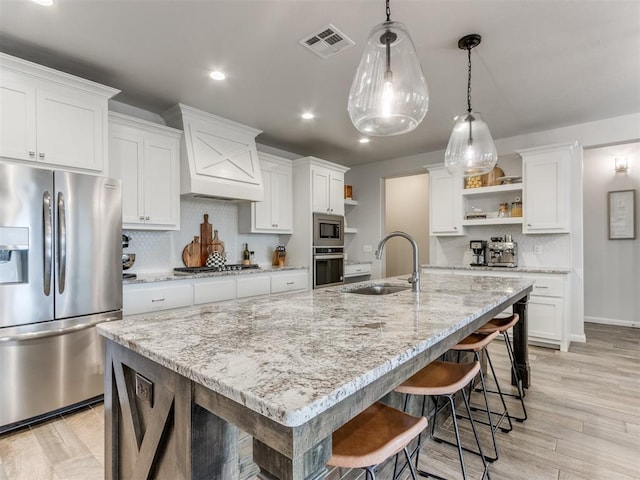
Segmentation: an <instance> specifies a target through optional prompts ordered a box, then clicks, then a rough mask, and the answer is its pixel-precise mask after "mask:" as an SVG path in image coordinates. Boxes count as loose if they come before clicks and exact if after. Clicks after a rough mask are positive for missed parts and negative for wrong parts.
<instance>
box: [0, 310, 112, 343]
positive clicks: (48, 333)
mask: <svg viewBox="0 0 640 480" xmlns="http://www.w3.org/2000/svg"><path fill="white" fill-rule="evenodd" d="M114 320H122V316H121V315H113V316H111V317H106V318H105V317H100V318H97V319H95V320H91V321H89V322H85V323H79V324H77V325H73V326H70V327H66V328H56V329H52V330H40V331H36V332H25V333H17V334H15V335H6V336H4V337H0V345H2V344H3V343H6V342H22V341H25V340H36V339H41V338H47V337H58V336H60V335H67V334H69V333H73V332H78V331H80V330H86V329H87V328H91V327H95V326H96V325H98V324H99V323H105V322H112V321H114Z"/></svg>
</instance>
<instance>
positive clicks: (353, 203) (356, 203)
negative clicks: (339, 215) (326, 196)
mask: <svg viewBox="0 0 640 480" xmlns="http://www.w3.org/2000/svg"><path fill="white" fill-rule="evenodd" d="M344 204H345V205H350V206H354V207H355V206H356V205H358V201H357V200H352V199H350V198H345V199H344Z"/></svg>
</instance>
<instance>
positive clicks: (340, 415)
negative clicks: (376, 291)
mask: <svg viewBox="0 0 640 480" xmlns="http://www.w3.org/2000/svg"><path fill="white" fill-rule="evenodd" d="M384 282H387V283H393V284H398V285H406V282H405V281H402V280H399V279H386V280H384ZM367 283H371V282H367ZM376 283H381V281H380V282H376ZM362 285H363V284H362V283H360V284H352V285H349V286H338V287H330V288H325V289H319V290H313V291H310V292H304V293H299V294H292V295H288V296H284V297H278V298H274V297H264V298H261V299H251V300H245V301H242V300H240V301H232V302H225V303H220V304H215V305H211V306H205V307H200V308H191V309H182V310H174V311H168V312H161V313H156V314H145V315H138V316H132V317H129V318H126V319H125V320H122V321H119V322H112V323H109V324H105V325H104V326H101V327H100V328H99V332H100V333H101V334H102V335H104V336H105V337H106V361H105V416H106V419H105V421H106V423H105V437H106V457H105V458H106V460H105V466H106V478H107V479H116V478H148V477H153V476H155V475H156V474H157V475H158V476H159V477H160V478H185V479H188V478H194V479H195V478H220V479H225V480H226V479H233V478H237V477H238V462H237V451H236V444H237V440H236V435H237V428H236V427H239V428H240V429H242V430H244V431H246V432H248V433H249V434H250V435H252V437H253V460H254V462H255V463H256V464H257V465H258V466H260V468H261V473H260V475H261V477H262V478H265V479H272V478H280V479H283V480H302V479H314V480H315V479H321V478H324V475H325V464H326V461H327V459H328V458H329V456H330V455H331V433H332V432H333V431H334V430H335V429H337V428H338V427H339V426H341V425H342V424H344V423H345V422H347V421H348V420H349V419H350V418H352V417H353V416H355V415H357V414H358V413H359V412H360V411H362V410H364V409H365V408H366V407H367V406H369V405H370V404H372V403H373V402H375V401H376V400H378V399H379V398H381V397H382V396H384V395H385V394H387V393H388V392H390V391H391V390H393V388H394V387H396V386H397V385H398V384H400V383H401V382H402V381H404V380H405V379H406V378H408V377H410V376H411V375H413V374H414V373H415V372H417V371H418V370H419V369H421V368H422V367H424V366H425V365H427V364H428V363H429V362H431V361H432V360H433V359H435V358H437V357H438V356H439V355H441V354H442V353H444V352H446V351H447V350H448V349H449V348H450V347H451V346H452V345H454V344H455V343H457V342H458V341H459V340H461V339H462V338H464V337H465V336H466V335H468V334H469V333H471V332H473V331H474V330H475V329H476V328H477V327H479V326H480V325H482V324H484V323H485V322H486V321H487V320H489V319H490V318H492V317H493V316H495V315H497V314H498V313H500V312H501V311H503V310H504V309H505V308H507V307H509V306H511V305H514V308H515V311H516V312H518V313H520V315H521V317H522V321H521V322H520V323H519V327H518V330H517V331H516V332H514V343H515V347H516V349H517V359H518V367H519V369H520V370H521V371H522V372H523V374H525V376H526V382H525V383H528V365H527V359H526V301H527V297H528V294H529V293H530V291H531V289H532V282H531V281H527V280H522V279H512V278H493V277H472V276H465V275H456V276H453V275H423V278H422V291H421V292H420V293H419V294H417V293H413V292H411V291H410V290H403V291H399V292H397V293H392V294H389V295H379V296H374V295H359V294H355V293H350V292H349V291H350V290H353V289H355V288H358V287H360V286H362Z"/></svg>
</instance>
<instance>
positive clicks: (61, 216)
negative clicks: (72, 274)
mask: <svg viewBox="0 0 640 480" xmlns="http://www.w3.org/2000/svg"><path fill="white" fill-rule="evenodd" d="M66 279H67V218H66V212H65V205H64V195H62V192H58V292H59V293H63V292H64V284H65V282H66Z"/></svg>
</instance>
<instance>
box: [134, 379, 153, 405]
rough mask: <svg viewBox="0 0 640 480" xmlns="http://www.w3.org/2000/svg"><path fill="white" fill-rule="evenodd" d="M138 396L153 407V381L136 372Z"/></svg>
mask: <svg viewBox="0 0 640 480" xmlns="http://www.w3.org/2000/svg"><path fill="white" fill-rule="evenodd" d="M136 396H137V397H138V398H140V399H141V400H142V401H143V402H145V403H146V404H147V405H149V406H150V407H152V408H153V382H152V381H151V380H148V379H146V378H144V377H143V376H142V375H140V374H139V373H136Z"/></svg>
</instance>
